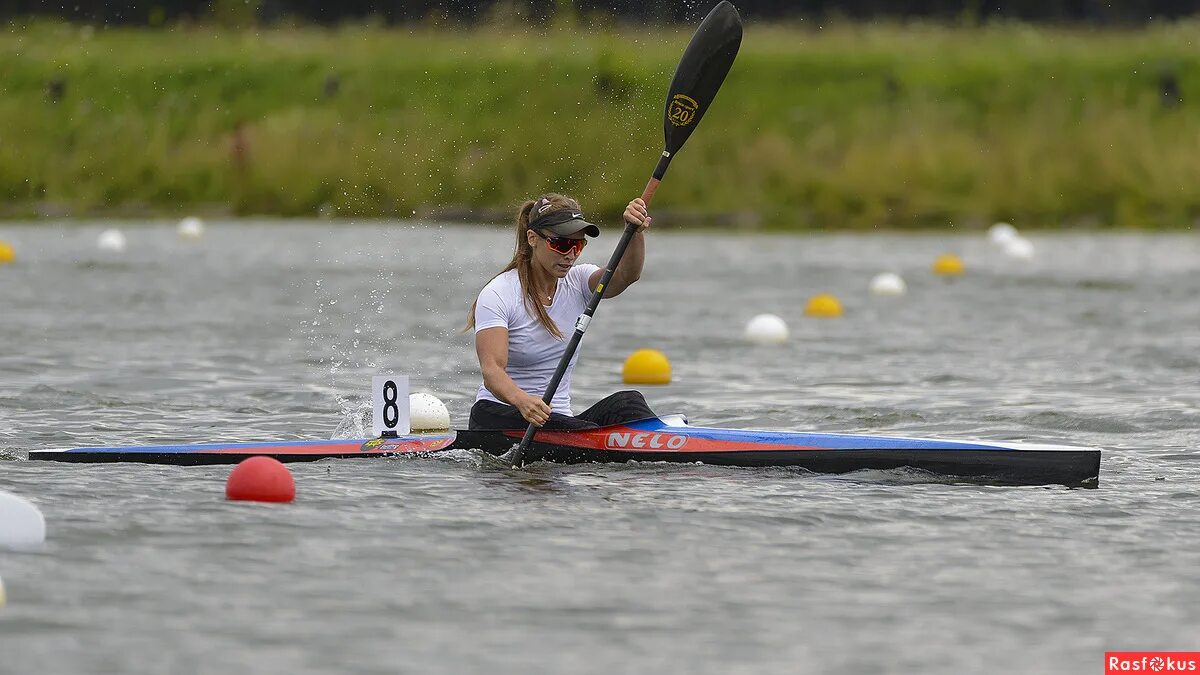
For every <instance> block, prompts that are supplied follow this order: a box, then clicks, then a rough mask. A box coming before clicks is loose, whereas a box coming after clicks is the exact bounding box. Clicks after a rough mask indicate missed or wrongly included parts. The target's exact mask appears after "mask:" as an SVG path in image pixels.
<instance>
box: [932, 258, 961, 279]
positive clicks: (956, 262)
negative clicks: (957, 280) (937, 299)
mask: <svg viewBox="0 0 1200 675" xmlns="http://www.w3.org/2000/svg"><path fill="white" fill-rule="evenodd" d="M965 271H966V268H965V267H963V261H962V258H959V257H958V256H956V255H954V254H953V253H943V254H942V255H939V256H938V257H937V259H936V260H934V261H933V273H934V274H936V275H938V276H943V277H946V276H953V277H956V276H958V275H960V274H962V273H963V272H965Z"/></svg>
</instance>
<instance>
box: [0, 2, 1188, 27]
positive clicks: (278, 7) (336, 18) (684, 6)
mask: <svg viewBox="0 0 1200 675" xmlns="http://www.w3.org/2000/svg"><path fill="white" fill-rule="evenodd" d="M713 4H715V1H714V0H440V1H439V0H403V1H400V2H397V1H396V0H391V1H390V2H389V1H385V0H384V1H381V0H342V1H341V2H338V3H330V2H328V1H327V0H156V1H154V2H128V1H127V2H119V1H118V2H105V1H102V0H70V1H67V2H63V1H62V0H58V1H51V0H0V20H5V21H9V20H12V19H17V18H22V17H30V16H46V17H56V18H61V19H66V20H70V21H80V22H90V23H105V24H131V25H167V24H172V23H176V22H179V21H199V22H203V21H217V22H225V23H228V22H235V23H242V24H245V23H256V24H272V23H276V22H280V21H287V20H290V21H297V20H298V21H302V22H311V23H320V24H335V23H339V22H345V21H363V20H374V21H382V22H384V23H409V22H420V21H430V20H435V21H436V20H450V21H456V22H464V23H478V22H487V21H497V20H501V19H503V20H509V21H512V20H516V21H522V20H524V21H529V22H531V23H542V22H545V21H548V20H550V19H552V18H553V17H554V16H555V15H556V14H557V13H562V12H573V13H575V14H578V15H583V16H589V17H597V16H607V17H612V18H614V19H617V20H628V21H647V20H648V21H664V22H675V21H694V20H695V19H697V18H698V17H700V16H703V15H704V14H705V13H706V12H707V11H708V9H709V8H711V7H712V6H713ZM735 4H736V5H737V6H738V9H739V10H741V12H742V14H743V16H744V17H745V18H746V19H747V20H751V21H753V20H755V19H764V20H765V19H807V20H823V19H828V18H851V19H864V20H866V19H917V18H921V19H934V20H941V21H969V22H977V21H988V20H995V19H1004V20H1020V21H1051V22H1056V23H1086V24H1101V25H1105V24H1126V25H1128V24H1141V23H1146V22H1150V21H1156V20H1163V19H1176V18H1180V17H1185V16H1191V15H1193V14H1197V13H1200V0H991V1H988V0H738V1H737V2H736V3H735Z"/></svg>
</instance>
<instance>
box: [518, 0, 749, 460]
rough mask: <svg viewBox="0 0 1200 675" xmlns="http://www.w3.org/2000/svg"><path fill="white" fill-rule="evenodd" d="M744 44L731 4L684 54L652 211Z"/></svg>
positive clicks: (583, 322) (646, 194)
mask: <svg viewBox="0 0 1200 675" xmlns="http://www.w3.org/2000/svg"><path fill="white" fill-rule="evenodd" d="M741 42H742V21H741V18H740V17H739V16H738V13H737V9H736V8H734V6H733V5H731V4H730V3H729V2H728V0H722V1H721V2H719V3H717V6H716V7H713V8H712V10H711V11H709V13H708V15H707V16H705V17H704V20H703V21H701V22H700V27H699V28H697V29H696V32H695V33H694V34H693V35H692V39H691V41H689V42H688V46H687V48H686V49H685V50H684V51H683V58H681V59H680V60H679V66H678V67H676V69H675V76H674V78H672V80H671V88H670V89H669V90H668V91H667V106H666V110H665V111H664V118H663V152H662V155H661V156H660V157H659V160H658V166H656V167H655V168H654V173H653V174H651V178H650V180H649V181H648V182H647V183H646V189H645V190H644V191H643V192H642V201H644V202H645V203H646V205H647V206H649V205H650V200H651V198H653V197H654V192H655V191H656V190H657V189H658V184H659V182H660V181H662V179H663V176H664V175H666V173H667V167H668V166H669V165H670V164H671V159H672V158H673V157H674V155H675V153H677V152H679V149H680V148H682V147H683V144H684V142H685V141H687V139H688V136H690V135H691V133H692V131H694V130H695V128H696V125H697V124H699V123H700V118H701V117H703V115H704V113H705V111H706V110H707V109H708V105H709V103H711V102H712V100H713V97H714V96H716V95H717V90H718V89H720V88H721V83H722V82H723V81H724V80H725V75H726V74H728V72H729V68H730V66H732V65H733V59H734V57H736V56H737V51H738V46H739V45H741ZM636 233H637V225H634V224H632V223H625V233H624V234H623V235H622V236H621V241H620V242H619V243H618V244H617V249H616V250H615V251H613V254H612V258H611V259H609V261H608V267H606V268H605V270H604V275H603V276H601V277H600V283H599V284H597V285H596V290H594V291H592V298H591V300H589V301H588V306H587V309H586V310H584V312H583V314H581V315H579V318H578V319H577V320H576V321H575V334H574V335H572V336H571V341H570V342H568V343H567V350H566V351H565V352H564V353H563V355H562V359H560V360H559V362H558V368H556V369H555V371H554V376H553V377H551V378H550V385H549V386H547V387H546V393H545V394H543V395H542V400H543V401H545V403H546V404H547V405H549V404H550V402H551V401H553V400H554V394H555V392H557V391H558V385H559V383H561V382H562V378H563V375H565V374H566V372H567V367H568V365H569V364H570V363H571V358H572V357H574V356H575V351H576V349H578V348H579V341H580V340H582V339H583V334H584V332H585V331H586V330H587V327H588V324H589V323H591V320H592V316H593V315H594V314H595V313H596V308H597V307H599V306H600V301H601V300H602V299H603V298H604V291H605V290H606V289H607V288H608V282H609V281H610V280H611V279H612V276H613V272H615V271H616V269H617V265H619V264H620V263H621V256H623V255H625V249H626V248H627V247H628V246H629V242H630V240H631V239H633V235H634V234H636ZM536 432H537V427H535V426H534V425H533V424H532V423H530V425H529V426H528V427H527V428H526V429H525V435H524V436H523V437H522V438H521V443H520V444H519V445H517V447H516V448H514V449H513V451H512V464H513V467H514V468H515V467H519V466H520V465H521V459H522V458H524V456H525V450H526V449H528V448H529V444H530V443H532V442H533V435H534V434H535V433H536Z"/></svg>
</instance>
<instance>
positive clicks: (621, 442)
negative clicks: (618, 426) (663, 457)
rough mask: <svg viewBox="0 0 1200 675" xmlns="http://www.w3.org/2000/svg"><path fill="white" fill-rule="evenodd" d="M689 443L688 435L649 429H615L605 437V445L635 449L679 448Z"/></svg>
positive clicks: (621, 448) (607, 446)
mask: <svg viewBox="0 0 1200 675" xmlns="http://www.w3.org/2000/svg"><path fill="white" fill-rule="evenodd" d="M685 445H687V436H676V435H675V434H656V433H653V432H649V431H614V432H612V433H610V434H609V435H608V437H607V438H605V439H604V447H606V448H614V449H620V450H624V449H628V448H633V449H635V450H678V449H680V448H682V447H683V446H685Z"/></svg>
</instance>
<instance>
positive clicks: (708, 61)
mask: <svg viewBox="0 0 1200 675" xmlns="http://www.w3.org/2000/svg"><path fill="white" fill-rule="evenodd" d="M741 44H742V18H741V17H740V16H738V12H737V9H735V8H734V6H733V5H731V4H730V3H729V2H728V1H727V0H722V2H721V3H720V4H718V5H717V6H716V7H713V9H712V11H711V12H709V13H708V16H706V17H704V21H701V22H700V27H699V28H697V29H696V33H695V34H694V35H692V41H691V42H690V43H688V46H687V49H686V50H684V52H683V58H682V59H681V60H680V61H679V67H678V68H676V69H675V78H674V79H673V80H671V89H670V91H669V92H668V93H667V110H666V120H665V122H664V125H663V126H664V130H665V136H666V139H665V140H666V145H665V147H664V151H663V161H661V162H659V165H658V169H657V170H655V172H654V177H655V178H657V179H659V180H662V177H663V174H665V173H666V171H667V164H668V163H669V162H670V159H671V157H673V156H674V155H675V153H676V152H678V151H679V149H680V148H682V147H683V144H684V142H686V141H687V139H688V136H691V135H692V131H693V130H694V129H695V128H696V125H698V124H700V118H702V117H704V113H705V112H706V111H707V110H708V106H709V104H711V103H712V101H713V98H714V97H715V96H716V95H717V90H718V89H720V88H721V83H722V82H724V81H725V76H726V75H727V74H728V73H729V68H730V67H731V66H733V59H734V58H735V57H736V56H737V53H738V47H740V46H741Z"/></svg>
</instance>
